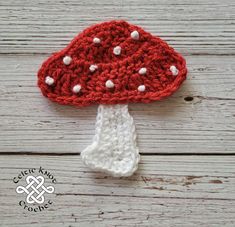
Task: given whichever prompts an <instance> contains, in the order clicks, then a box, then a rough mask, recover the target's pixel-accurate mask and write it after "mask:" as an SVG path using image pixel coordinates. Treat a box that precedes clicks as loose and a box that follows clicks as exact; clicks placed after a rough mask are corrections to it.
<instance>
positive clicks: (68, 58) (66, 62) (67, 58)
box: [63, 56, 72, 65]
mask: <svg viewBox="0 0 235 227" xmlns="http://www.w3.org/2000/svg"><path fill="white" fill-rule="evenodd" d="M71 61H72V58H71V57H70V56H65V57H64V58H63V62H64V64H65V65H69V64H70V63H71Z"/></svg>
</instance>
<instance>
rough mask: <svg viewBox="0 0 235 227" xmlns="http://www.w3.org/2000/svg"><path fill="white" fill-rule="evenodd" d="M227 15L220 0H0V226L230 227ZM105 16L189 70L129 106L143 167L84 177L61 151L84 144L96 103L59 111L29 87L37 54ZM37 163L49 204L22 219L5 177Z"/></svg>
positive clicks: (233, 221) (234, 201) (230, 41)
mask: <svg viewBox="0 0 235 227" xmlns="http://www.w3.org/2000/svg"><path fill="white" fill-rule="evenodd" d="M234 12H235V4H234V3H233V1H231V0H223V1H220V0H213V1H209V0H198V1H189V0H188V1H187V0H178V1H175V0H169V1H164V0H145V1H140V0H127V1H122V0H102V1H98V0H81V1H77V0H70V1H67V0H64V1H60V0H53V1H52V0H25V1H13V0H8V1H1V3H0V34H1V35H0V107H1V108H0V129H1V130H0V226H4V227H5V226H12V227H14V226H17V227H18V226H21V225H22V226H23V225H24V226H33V227H34V226H35V227H36V226H40V227H48V226H50V227H52V226H61V227H62V226H63V227H64V226H66V227H72V226H73V227H74V226H79V227H81V226H96V227H97V226H138V227H139V226H154V227H155V226H159V227H160V226H161V227H162V226H172V227H173V226H174V227H175V226H182V227H184V226H185V227H191V226H194V227H198V226H202V227H203V226H205V227H208V226H213V227H218V226H225V227H227V226H228V227H233V226H234V225H235V218H234V217H235V209H234V207H235V197H234V195H235V191H234V188H235V185H234V184H235V181H234V179H235V178H234V172H235V169H234V166H235V165H234V164H235V163H234V162H235V157H234V156H233V155H232V153H234V151H235V142H234V141H235V133H234V131H235V128H234V125H235V124H234V123H235V121H234V117H235V115H234V112H235V103H234V101H235V92H234V91H235V87H234V84H235V80H234V74H235V67H234V63H235V60H234V54H235V48H234V47H235V45H234V44H235V20H234V19H235V14H234ZM111 19H125V20H128V21H129V22H131V23H134V24H137V25H140V26H142V27H143V28H144V29H146V30H147V31H149V32H152V33H153V34H155V35H158V36H160V37H161V38H163V39H164V40H166V41H167V42H168V43H169V44H170V45H172V46H173V47H174V48H175V49H176V50H177V51H179V52H181V53H182V54H183V55H184V56H185V57H186V60H187V64H188V68H189V74H188V80H187V81H186V82H185V84H184V85H183V86H182V88H181V89H180V91H179V92H177V93H176V94H175V95H174V96H172V97H171V98H169V99H167V100H164V101H163V102H159V103H152V104H148V105H143V104H136V105H130V112H131V114H132V115H133V117H134V120H135V122H136V127H137V133H138V143H139V147H140V151H141V152H142V160H141V164H140V167H139V170H138V171H137V172H136V174H135V175H134V176H132V177H130V178H123V179H114V178H111V177H107V176H105V175H103V174H99V173H94V172H92V171H90V170H89V169H87V168H86V167H84V165H83V164H82V163H81V160H80V156H78V155H72V154H71V153H79V152H80V151H81V150H82V149H83V148H85V147H86V146H87V145H89V144H90V142H91V139H92V136H93V134H94V122H95V115H96V109H97V106H93V107H87V108H83V109H76V108H74V107H66V106H59V105H57V104H53V103H51V102H49V101H47V100H46V99H45V98H44V97H42V96H41V94H40V92H39V90H38V89H37V87H36V73H37V70H38V68H39V66H40V64H41V63H42V61H43V60H44V59H45V58H46V57H48V56H49V55H50V54H51V53H52V52H54V51H58V50H60V49H61V48H64V47H65V46H66V45H67V44H68V42H69V41H70V40H71V39H72V38H73V37H74V36H75V35H76V34H77V33H79V32H80V31H82V29H84V28H86V27H87V26H89V25H91V24H93V23H98V22H102V21H104V20H111ZM187 97H189V98H188V99H187ZM190 97H192V98H193V100H191V101H185V99H186V100H190ZM3 152H6V153H7V154H11V153H12V152H16V153H18V155H16V156H15V155H4V154H6V153H3ZM26 152H27V153H32V154H35V153H41V154H43V155H30V156H29V155H22V154H23V153H26ZM69 153H70V155H61V156H49V154H69ZM147 153H149V154H151V156H147V155H146V154H147ZM157 153H161V154H176V153H177V154H179V153H184V154H194V155H193V156H189V155H187V156H182V155H169V156H168V155H167V156H166V155H165V156H162V155H156V154H157ZM216 153H221V154H227V155H218V156H212V154H216ZM195 154H204V155H202V156H200V155H195ZM205 154H210V156H208V155H205ZM40 165H42V166H43V167H45V168H47V169H48V170H49V171H51V172H53V173H54V174H55V176H56V177H57V178H58V183H57V184H56V194H54V195H51V196H52V199H53V201H54V204H53V206H52V207H51V209H50V210H49V211H47V212H43V213H38V214H29V213H28V212H26V211H24V210H22V208H21V207H20V206H19V205H18V204H17V203H18V202H19V200H20V199H22V198H23V196H22V195H17V194H16V193H15V188H16V185H15V184H14V183H13V182H12V178H13V177H14V176H15V175H16V174H17V173H19V171H21V170H23V169H24V168H30V167H39V166H40Z"/></svg>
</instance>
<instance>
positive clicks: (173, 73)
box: [170, 65, 179, 76]
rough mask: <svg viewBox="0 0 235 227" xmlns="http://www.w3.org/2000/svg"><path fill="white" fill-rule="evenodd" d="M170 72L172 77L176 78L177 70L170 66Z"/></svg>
mask: <svg viewBox="0 0 235 227" xmlns="http://www.w3.org/2000/svg"><path fill="white" fill-rule="evenodd" d="M170 70H171V72H172V75H173V76H177V75H178V73H179V70H178V69H177V68H176V67H175V66H174V65H172V66H171V67H170Z"/></svg>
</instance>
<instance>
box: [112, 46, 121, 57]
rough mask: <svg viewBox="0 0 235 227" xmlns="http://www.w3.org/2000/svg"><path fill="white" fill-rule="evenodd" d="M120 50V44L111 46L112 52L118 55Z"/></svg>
mask: <svg viewBox="0 0 235 227" xmlns="http://www.w3.org/2000/svg"><path fill="white" fill-rule="evenodd" d="M121 51H122V48H121V47H120V46H116V47H114V48H113V53H114V54H115V55H120V54H121Z"/></svg>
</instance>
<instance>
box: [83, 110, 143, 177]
mask: <svg viewBox="0 0 235 227" xmlns="http://www.w3.org/2000/svg"><path fill="white" fill-rule="evenodd" d="M81 157H82V160H83V162H84V163H85V164H86V165H87V166H89V167H90V168H92V169H94V170H98V171H102V172H105V173H108V174H111V175H112V176H115V177H121V176H130V175H132V174H133V173H134V172H135V171H136V169H137V168H138V162H139V160H140V155H139V149H138V147H137V145H136V130H135V125H134V121H133V118H132V117H131V116H130V114H129V112H128V106H127V105H100V106H99V107H98V114H97V118H96V133H95V136H94V138H93V143H92V144H91V145H90V146H88V147H87V148H86V149H85V150H83V151H82V152H81Z"/></svg>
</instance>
